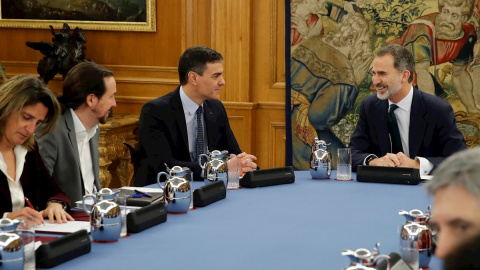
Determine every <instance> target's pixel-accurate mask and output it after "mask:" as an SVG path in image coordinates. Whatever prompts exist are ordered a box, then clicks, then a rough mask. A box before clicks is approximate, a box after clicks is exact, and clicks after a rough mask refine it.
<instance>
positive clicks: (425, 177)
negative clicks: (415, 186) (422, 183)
mask: <svg viewBox="0 0 480 270" xmlns="http://www.w3.org/2000/svg"><path fill="white" fill-rule="evenodd" d="M420 178H421V179H422V180H432V178H433V175H427V174H424V175H420Z"/></svg>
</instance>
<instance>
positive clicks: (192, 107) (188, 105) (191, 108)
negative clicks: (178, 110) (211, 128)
mask: <svg viewBox="0 0 480 270" xmlns="http://www.w3.org/2000/svg"><path fill="white" fill-rule="evenodd" d="M180 100H181V101H182V106H183V113H184V115H185V123H186V124H187V135H188V151H189V152H190V158H191V160H192V161H195V160H197V157H195V155H196V144H197V118H196V116H197V115H196V113H197V110H198V107H200V106H199V105H198V104H197V103H195V102H194V101H193V100H191V99H190V98H189V97H188V96H187V95H186V94H185V91H183V87H182V86H180ZM202 105H203V104H202ZM202 125H203V142H204V146H206V142H207V140H206V138H207V136H206V134H207V130H206V128H205V120H204V119H203V114H202Z"/></svg>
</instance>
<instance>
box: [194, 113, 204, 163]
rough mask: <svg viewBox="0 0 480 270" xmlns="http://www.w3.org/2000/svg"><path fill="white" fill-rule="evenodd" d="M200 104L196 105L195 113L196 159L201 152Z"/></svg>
mask: <svg viewBox="0 0 480 270" xmlns="http://www.w3.org/2000/svg"><path fill="white" fill-rule="evenodd" d="M202 113H203V110H202V106H200V107H198V109H197V112H196V115H197V143H196V156H195V157H196V160H198V157H199V156H200V155H201V154H203V126H202Z"/></svg>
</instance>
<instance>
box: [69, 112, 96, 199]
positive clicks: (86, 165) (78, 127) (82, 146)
mask: <svg viewBox="0 0 480 270" xmlns="http://www.w3.org/2000/svg"><path fill="white" fill-rule="evenodd" d="M70 111H71V113H72V118H73V124H74V126H75V136H76V137H77V147H78V155H79V157H78V158H79V160H80V170H81V173H82V179H83V187H84V188H85V193H86V194H90V193H92V191H93V186H94V181H95V174H94V173H93V161H92V154H91V152H90V144H89V141H90V139H91V138H92V137H93V136H95V133H97V128H98V125H96V126H94V127H92V128H91V129H90V130H88V131H87V130H86V129H85V126H84V125H83V123H82V121H80V119H79V118H78V116H77V115H76V114H75V111H74V110H73V109H72V108H70Z"/></svg>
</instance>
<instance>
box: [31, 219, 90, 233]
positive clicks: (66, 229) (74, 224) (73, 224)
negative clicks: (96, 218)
mask: <svg viewBox="0 0 480 270" xmlns="http://www.w3.org/2000/svg"><path fill="white" fill-rule="evenodd" d="M44 222H45V226H44V225H40V226H37V227H35V232H47V233H48V232H51V233H61V234H66V233H74V232H77V231H80V230H87V232H89V233H90V222H89V221H68V222H67V223H60V224H58V223H53V224H52V223H50V221H49V220H48V219H45V220H44Z"/></svg>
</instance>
